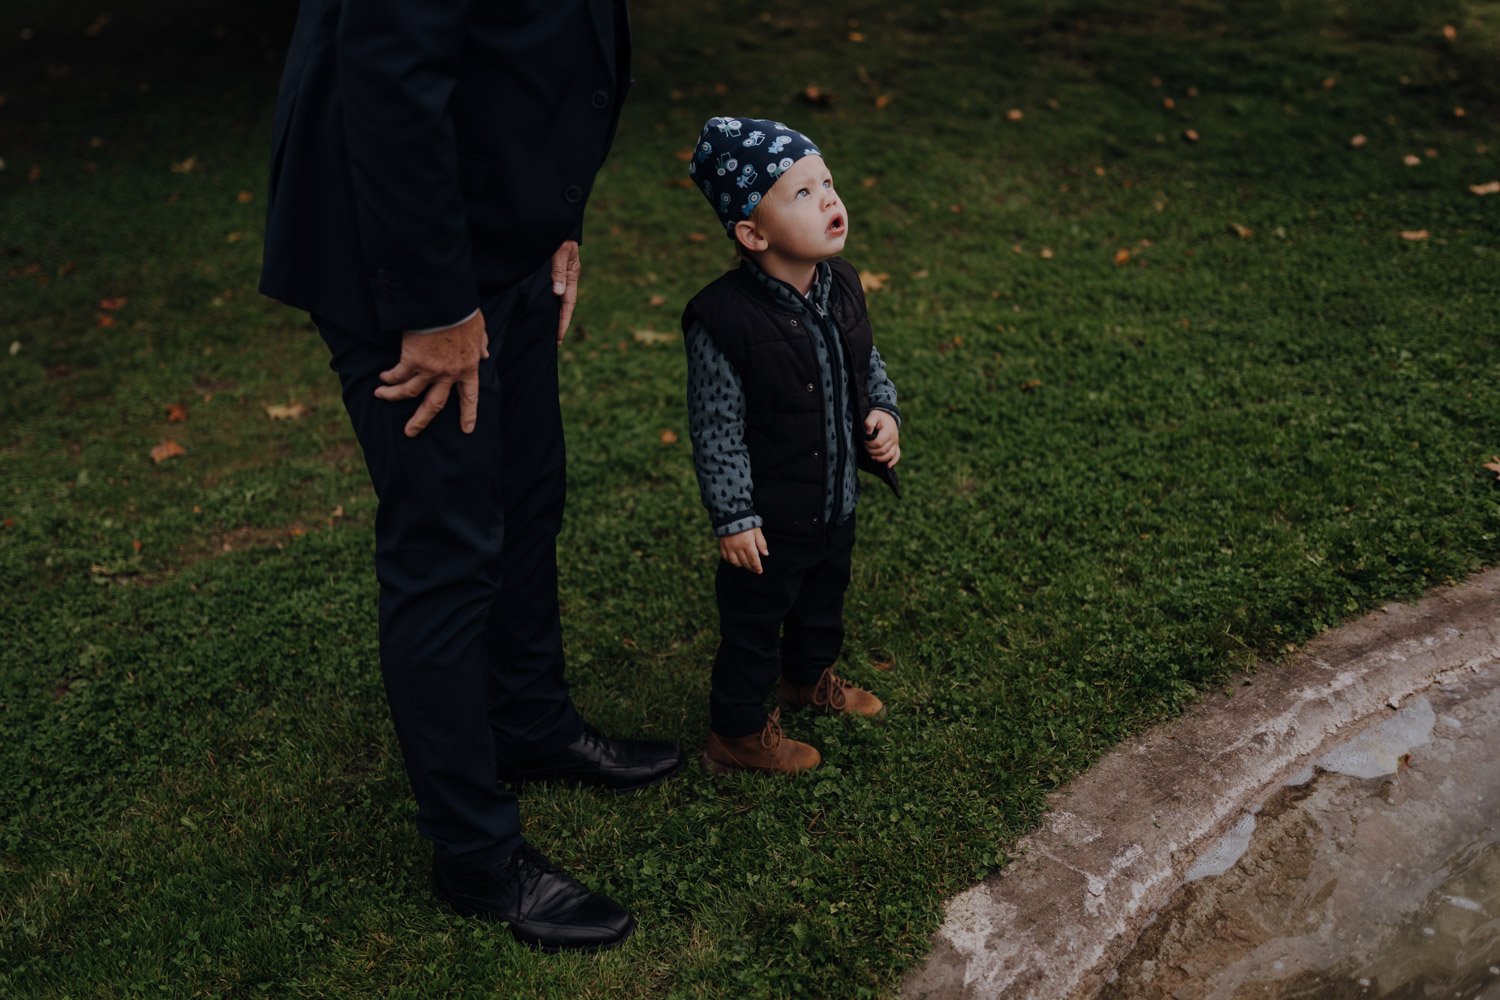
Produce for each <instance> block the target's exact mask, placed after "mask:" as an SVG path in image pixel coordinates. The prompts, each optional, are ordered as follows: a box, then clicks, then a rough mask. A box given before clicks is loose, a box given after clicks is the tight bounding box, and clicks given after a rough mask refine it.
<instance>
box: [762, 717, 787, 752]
mask: <svg viewBox="0 0 1500 1000" xmlns="http://www.w3.org/2000/svg"><path fill="white" fill-rule="evenodd" d="M784 735H785V734H784V733H782V731H781V709H779V708H778V709H776V710H774V711H773V712H771V714H770V716H768V717H767V718H766V728H764V729H762V730H761V731H760V745H761V746H763V747H765V748H766V750H767V751H768V752H769V753H771V754H773V755H774V754H775V753H777V751H779V750H780V748H781V740H782V737H783V736H784Z"/></svg>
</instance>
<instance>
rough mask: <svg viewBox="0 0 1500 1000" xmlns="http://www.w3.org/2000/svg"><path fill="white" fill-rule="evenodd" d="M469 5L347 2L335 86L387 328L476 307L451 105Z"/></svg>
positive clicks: (460, 1)
mask: <svg viewBox="0 0 1500 1000" xmlns="http://www.w3.org/2000/svg"><path fill="white" fill-rule="evenodd" d="M471 2H472V0H341V8H340V18H339V28H338V82H339V87H340V90H341V92H342V102H343V111H344V115H343V118H344V139H345V141H346V142H347V143H348V147H349V163H350V172H351V174H352V179H353V185H354V196H355V207H356V211H357V213H358V219H359V242H360V252H361V256H362V259H363V262H364V265H365V269H366V271H367V272H368V273H369V275H370V279H371V282H372V284H373V287H374V290H375V305H376V310H377V313H378V315H379V318H380V325H381V327H382V329H385V330H409V329H420V328H424V327H433V326H439V325H442V324H447V323H452V322H453V320H454V318H455V317H458V316H463V315H465V314H466V313H469V312H470V311H472V310H473V309H474V307H475V306H477V305H478V304H479V295H478V290H477V287H476V285H475V280H474V268H473V263H472V258H471V252H470V246H469V231H468V216H467V212H466V210H465V208H464V200H463V195H462V192H461V191H460V189H459V180H458V177H459V171H458V149H457V146H456V144H455V139H454V129H453V115H452V111H451V108H450V101H451V98H452V94H453V88H454V84H455V82H456V80H457V75H458V58H459V52H460V50H461V49H462V47H463V44H464V38H465V34H466V28H467V22H468V14H469V6H470V3H471Z"/></svg>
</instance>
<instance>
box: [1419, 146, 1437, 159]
mask: <svg viewBox="0 0 1500 1000" xmlns="http://www.w3.org/2000/svg"><path fill="white" fill-rule="evenodd" d="M1422 155H1423V156H1425V157H1427V158H1428V159H1429V160H1435V159H1437V150H1435V149H1431V148H1428V149H1424V150H1422Z"/></svg>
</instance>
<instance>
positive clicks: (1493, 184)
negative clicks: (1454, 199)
mask: <svg viewBox="0 0 1500 1000" xmlns="http://www.w3.org/2000/svg"><path fill="white" fill-rule="evenodd" d="M1469 190H1470V191H1472V192H1474V193H1475V194H1500V181H1490V182H1489V183H1487V184H1470V185H1469Z"/></svg>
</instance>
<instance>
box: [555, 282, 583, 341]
mask: <svg viewBox="0 0 1500 1000" xmlns="http://www.w3.org/2000/svg"><path fill="white" fill-rule="evenodd" d="M577 298H578V292H577V286H576V285H575V286H573V288H572V289H571V290H570V294H565V295H564V296H563V301H562V308H561V309H559V310H558V313H557V342H558V343H559V344H561V343H562V342H563V338H564V337H566V336H567V335H568V324H569V323H571V322H573V302H574V300H576V299H577Z"/></svg>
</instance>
